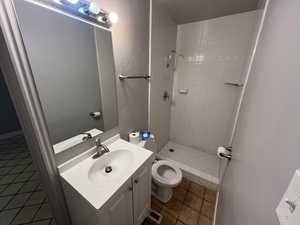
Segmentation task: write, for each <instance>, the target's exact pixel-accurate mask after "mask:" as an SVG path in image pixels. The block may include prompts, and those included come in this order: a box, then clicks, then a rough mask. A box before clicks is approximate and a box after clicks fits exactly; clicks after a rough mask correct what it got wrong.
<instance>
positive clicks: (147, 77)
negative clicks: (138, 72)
mask: <svg viewBox="0 0 300 225" xmlns="http://www.w3.org/2000/svg"><path fill="white" fill-rule="evenodd" d="M119 79H120V80H125V79H145V80H148V79H150V76H149V75H143V76H133V75H124V74H119Z"/></svg>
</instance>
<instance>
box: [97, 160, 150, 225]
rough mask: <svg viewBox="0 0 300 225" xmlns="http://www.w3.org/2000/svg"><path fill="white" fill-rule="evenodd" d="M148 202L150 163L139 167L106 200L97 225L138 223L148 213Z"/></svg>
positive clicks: (135, 224)
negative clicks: (110, 197) (112, 195)
mask: <svg viewBox="0 0 300 225" xmlns="http://www.w3.org/2000/svg"><path fill="white" fill-rule="evenodd" d="M150 203H151V164H150V165H147V166H144V167H142V168H140V169H139V170H138V171H137V172H136V173H135V175H134V176H132V178H131V179H130V180H129V181H128V182H127V183H126V184H125V185H124V186H123V187H122V188H121V189H120V190H119V191H118V192H117V193H116V194H115V196H114V197H113V198H112V199H111V200H110V201H109V202H108V206H107V209H104V212H102V213H101V216H99V219H100V220H99V225H140V224H142V222H143V221H144V219H145V218H146V217H147V216H148V215H149V210H150ZM105 211H106V213H105ZM103 213H104V214H106V215H103ZM104 218H105V219H104ZM103 219H104V220H105V222H104V220H103Z"/></svg>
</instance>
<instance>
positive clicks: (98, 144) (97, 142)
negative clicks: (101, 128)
mask: <svg viewBox="0 0 300 225" xmlns="http://www.w3.org/2000/svg"><path fill="white" fill-rule="evenodd" d="M95 144H96V146H97V147H100V146H101V145H102V143H101V139H100V138H96V140H95Z"/></svg>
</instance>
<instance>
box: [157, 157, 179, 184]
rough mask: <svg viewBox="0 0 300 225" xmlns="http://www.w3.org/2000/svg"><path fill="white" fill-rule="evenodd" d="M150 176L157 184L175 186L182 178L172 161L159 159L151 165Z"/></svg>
mask: <svg viewBox="0 0 300 225" xmlns="http://www.w3.org/2000/svg"><path fill="white" fill-rule="evenodd" d="M152 178H153V180H154V182H155V183H157V184H158V185H161V186H167V187H175V186H177V185H178V184H179V183H180V182H181V180H182V172H181V170H180V169H179V168H178V167H177V166H176V165H175V164H174V163H172V162H170V161H167V160H159V161H158V162H156V163H154V164H153V165H152Z"/></svg>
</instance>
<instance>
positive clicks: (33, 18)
mask: <svg viewBox="0 0 300 225" xmlns="http://www.w3.org/2000/svg"><path fill="white" fill-rule="evenodd" d="M14 4H15V8H16V13H17V16H18V20H19V25H20V29H21V32H22V36H23V40H24V43H25V47H26V51H27V54H28V58H29V61H30V64H31V69H32V72H33V75H34V79H35V83H36V88H37V90H38V93H39V97H40V100H41V103H42V107H43V111H44V114H45V117H46V121H47V124H48V129H49V133H50V137H51V141H52V143H53V145H54V151H55V152H56V153H58V152H61V151H63V150H65V149H67V148H70V147H72V146H74V145H76V144H79V143H82V142H83V141H87V140H89V139H90V138H91V137H94V136H95V135H98V134H101V133H103V132H106V131H109V130H111V129H113V128H115V127H117V126H118V113H117V100H116V85H115V68H114V59H113V49H112V36H111V31H110V30H108V29H105V28H101V27H99V26H97V25H92V24H90V23H86V22H83V21H81V20H78V19H74V18H73V17H69V16H66V15H63V14H60V13H58V12H56V11H53V10H49V9H48V8H45V7H41V6H39V5H36V4H32V3H30V2H27V1H23V0H22V1H21V0H15V1H14Z"/></svg>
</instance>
